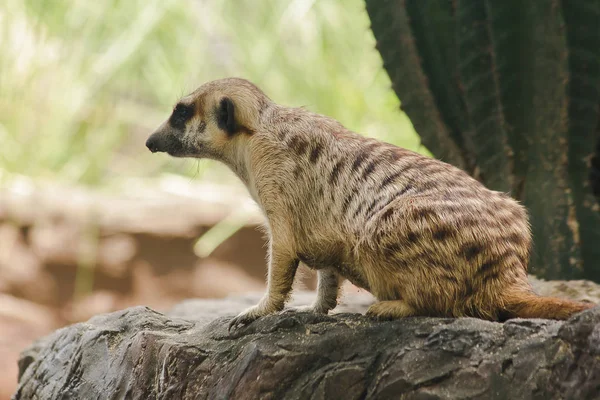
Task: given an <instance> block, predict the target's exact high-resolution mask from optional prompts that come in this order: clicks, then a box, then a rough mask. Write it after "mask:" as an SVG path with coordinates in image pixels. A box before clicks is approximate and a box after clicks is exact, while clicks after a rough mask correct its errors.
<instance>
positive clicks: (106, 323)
mask: <svg viewBox="0 0 600 400" xmlns="http://www.w3.org/2000/svg"><path fill="white" fill-rule="evenodd" d="M258 296H259V295H258V294H257V295H253V296H245V297H237V298H230V299H226V300H194V301H187V302H184V303H182V304H180V305H178V306H177V307H175V308H174V309H173V310H172V311H171V312H170V313H169V314H168V315H163V314H160V313H157V312H155V311H153V310H151V309H148V308H145V307H136V308H130V309H126V310H124V311H119V312H116V313H112V314H105V315H100V316H97V317H94V318H92V319H91V320H89V321H88V322H86V323H80V324H76V325H72V326H69V327H66V328H63V329H61V330H58V331H56V332H55V333H53V334H52V335H50V336H47V337H45V338H44V339H42V340H40V341H38V342H37V343H35V344H34V345H33V346H32V347H30V348H29V349H27V350H26V351H25V352H24V353H23V354H22V356H21V359H20V361H19V370H20V371H19V387H18V390H17V392H16V393H15V395H14V397H13V398H14V399H15V400H21V399H66V398H69V399H71V398H75V399H122V398H126V399H205V398H207V399H230V398H231V399H259V398H260V399H281V398H290V399H309V398H310V399H338V398H339V399H363V398H369V399H370V398H373V399H374V398H377V399H388V398H400V397H401V398H410V399H491V398H497V399H529V398H531V399H544V400H546V399H555V398H561V399H593V398H599V397H600V309H598V308H596V309H592V310H588V311H586V312H584V313H582V314H580V315H578V316H575V317H574V318H573V319H571V320H569V321H567V322H556V321H547V320H513V321H509V322H507V323H504V324H500V323H492V322H486V321H482V320H477V319H471V318H461V319H439V318H409V319H405V320H402V321H392V322H374V321H371V320H369V319H368V318H366V317H364V316H363V315H359V314H354V313H352V314H351V313H349V312H356V311H364V310H365V309H366V307H367V306H368V304H369V303H370V302H371V301H372V298H371V297H370V296H369V295H362V294H361V295H352V296H348V297H347V299H346V303H347V304H346V305H345V306H343V307H341V308H340V310H339V311H340V313H338V314H334V315H329V316H318V315H314V314H310V313H297V312H292V311H288V312H284V313H282V314H278V315H273V316H268V317H265V318H262V319H260V320H258V321H256V322H254V323H253V324H251V325H249V326H247V327H245V328H241V329H240V330H238V331H235V332H234V333H232V334H229V333H228V332H227V321H228V319H229V316H231V315H233V314H235V313H237V312H238V311H240V310H242V309H244V308H245V307H247V306H248V305H250V304H254V302H256V300H257V299H258ZM311 296H312V295H310V294H306V293H299V294H297V295H296V300H297V302H298V303H302V304H306V303H307V302H309V301H310V297H311ZM402 395H403V396H402Z"/></svg>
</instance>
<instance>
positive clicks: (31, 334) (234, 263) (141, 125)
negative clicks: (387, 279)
mask: <svg viewBox="0 0 600 400" xmlns="http://www.w3.org/2000/svg"><path fill="white" fill-rule="evenodd" d="M0 48H1V51H0V327H1V328H0V368H1V369H2V371H5V372H6V373H4V374H2V377H1V378H0V398H8V397H9V396H10V394H11V393H12V392H13V390H14V386H15V384H16V374H17V370H16V360H17V356H18V352H19V351H20V350H21V349H22V348H23V347H25V346H27V345H28V344H29V343H30V342H31V341H32V340H34V339H35V338H36V337H39V336H41V335H44V334H46V333H48V332H50V331H51V330H53V329H56V328H58V327H60V326H64V325H66V324H69V323H73V322H77V321H82V320H87V319H88V318H90V317H91V316H92V315H94V314H97V313H102V312H109V311H113V310H116V309H120V308H123V307H128V306H132V305H140V304H142V305H148V306H150V307H153V308H155V309H157V310H166V309H168V308H169V307H171V306H172V305H173V304H175V303H177V302H178V301H180V300H183V299H185V298H190V297H224V296H227V295H229V294H231V293H239V292H244V291H262V290H263V287H264V276H265V272H266V267H265V247H264V244H265V241H264V237H263V235H262V233H261V232H260V231H259V230H258V229H257V227H258V225H259V224H260V222H261V217H260V216H259V214H258V213H257V210H256V207H255V206H254V204H253V203H252V202H251V201H250V200H249V196H248V195H247V194H246V191H245V188H243V187H242V185H241V183H240V182H238V181H237V179H236V178H235V177H234V176H233V174H232V173H231V172H230V171H228V170H227V169H226V168H225V167H224V166H222V165H220V164H217V163H215V162H212V161H196V160H182V159H174V158H170V157H168V156H166V155H152V154H150V152H149V151H147V149H146V148H145V146H144V142H145V140H146V138H147V136H148V135H149V134H150V133H151V132H152V131H153V129H154V128H156V127H157V126H158V125H159V124H160V123H161V122H162V121H163V120H164V119H166V118H167V117H168V115H169V114H170V110H171V108H172V106H173V105H174V103H175V102H176V101H177V99H178V98H179V97H180V96H182V95H185V94H187V93H189V92H191V91H192V90H194V89H195V88H196V87H197V86H199V85H201V84H202V83H204V82H206V81H209V80H212V79H217V78H222V77H227V76H239V77H244V78H246V79H249V80H251V81H253V82H254V83H256V84H257V85H258V86H260V87H261V88H262V89H263V90H264V91H265V92H266V93H267V94H268V95H269V96H270V97H271V98H272V99H273V100H274V101H276V102H278V103H281V104H285V105H289V106H305V107H306V108H308V109H309V110H311V111H315V112H318V113H322V114H326V115H329V116H331V117H334V118H336V119H338V120H339V121H341V122H342V123H343V124H344V125H346V126H347V127H348V128H350V129H352V130H355V131H357V132H360V133H362V134H364V135H368V136H372V137H377V138H379V139H382V140H385V141H388V142H391V143H394V144H397V145H400V146H403V147H406V148H409V149H412V150H416V151H419V152H421V153H424V154H428V153H427V150H426V149H425V148H424V147H422V146H421V145H420V141H419V138H418V137H417V135H416V134H415V132H414V130H413V127H412V125H411V123H410V121H409V119H408V118H407V116H406V115H405V114H404V113H403V112H401V111H400V109H399V106H400V103H399V100H398V99H397V97H396V95H395V94H394V92H393V91H392V90H391V89H390V82H389V78H388V76H387V74H386V72H385V71H384V69H383V68H382V63H381V59H380V56H379V54H378V53H377V51H376V50H375V40H374V38H373V34H372V32H371V30H370V29H369V18H368V16H367V13H366V11H365V6H364V2H363V1H362V0H344V1H342V0H319V1H316V0H312V1H311V0H268V1H252V0H243V1H242V0H104V1H96V2H94V1H88V0H69V1H66V0H46V1H43V0H4V1H3V2H1V4H0ZM299 285H300V286H303V287H307V288H311V287H313V285H314V276H312V275H311V274H310V272H306V273H305V274H304V275H303V277H302V278H301V279H300V282H299ZM347 289H348V290H355V289H353V288H347ZM2 380H3V381H2Z"/></svg>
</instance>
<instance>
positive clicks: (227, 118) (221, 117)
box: [217, 97, 238, 135]
mask: <svg viewBox="0 0 600 400" xmlns="http://www.w3.org/2000/svg"><path fill="white" fill-rule="evenodd" d="M217 125H218V126H219V128H220V129H222V130H224V131H225V132H227V133H228V134H229V135H233V134H235V133H236V132H237V131H238V126H237V123H236V122H235V106H234V105H233V101H231V99H230V98H229V97H223V99H222V100H221V103H220V104H219V110H218V111H217Z"/></svg>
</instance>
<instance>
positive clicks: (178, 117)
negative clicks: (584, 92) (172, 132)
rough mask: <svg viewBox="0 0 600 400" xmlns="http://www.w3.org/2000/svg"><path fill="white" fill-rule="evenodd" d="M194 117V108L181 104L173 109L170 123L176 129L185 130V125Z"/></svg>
mask: <svg viewBox="0 0 600 400" xmlns="http://www.w3.org/2000/svg"><path fill="white" fill-rule="evenodd" d="M193 116H194V107H193V106H191V105H187V104H183V103H179V104H177V105H176V106H175V108H174V109H173V114H171V118H170V119H169V123H170V124H171V126H172V127H173V128H175V129H179V130H184V129H185V124H186V122H188V121H189V120H190V119H191V118H192V117H193Z"/></svg>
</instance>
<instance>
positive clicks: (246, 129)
mask: <svg viewBox="0 0 600 400" xmlns="http://www.w3.org/2000/svg"><path fill="white" fill-rule="evenodd" d="M223 97H228V98H230V99H232V101H233V103H234V105H235V118H236V121H237V123H238V124H239V126H240V128H239V132H237V133H235V134H234V135H228V134H227V133H225V132H223V130H222V129H219V128H218V126H217V123H216V122H215V115H216V114H215V113H216V111H215V110H216V109H217V108H218V104H219V101H221V99H222V98H223ZM183 101H185V102H188V103H191V104H195V105H196V108H197V110H198V111H197V115H196V116H195V117H194V118H193V119H192V120H191V121H189V122H188V123H187V125H186V131H185V132H184V133H182V135H183V136H182V137H183V139H182V140H185V141H186V143H189V144H191V146H193V147H194V148H195V149H196V154H193V155H191V156H193V157H199V158H203V157H208V158H213V159H218V160H220V161H222V162H224V163H225V164H227V165H228V166H230V167H231V169H232V170H233V171H234V172H235V173H236V174H237V175H238V176H239V177H240V179H242V181H243V182H244V183H245V184H246V186H247V187H248V190H249V192H250V194H251V195H252V197H253V198H254V200H255V201H256V202H257V203H258V205H259V206H260V208H261V209H262V211H263V212H264V214H265V216H266V220H267V228H268V232H269V237H270V245H269V274H268V289H267V293H266V294H265V296H264V298H263V299H262V300H261V302H260V303H259V304H258V305H257V306H255V307H252V308H251V309H249V310H247V311H245V312H244V313H243V314H241V315H239V316H238V317H236V318H234V319H233V320H232V325H236V324H241V323H248V322H250V321H252V320H254V319H256V318H258V317H261V316H264V315H267V314H270V313H274V312H277V311H279V310H281V309H282V308H283V307H284V304H285V302H286V301H287V299H288V297H289V294H290V291H291V288H292V282H293V280H294V275H295V272H296V268H297V266H298V262H300V261H301V262H303V263H305V264H306V265H308V266H309V267H311V268H314V269H316V270H318V271H319V289H318V297H317V301H316V303H315V304H314V305H313V310H314V311H316V312H325V313H326V312H328V311H329V310H330V309H332V308H333V307H335V305H336V299H337V295H338V288H339V285H340V280H341V279H348V280H350V281H351V282H352V283H354V284H355V285H357V286H359V287H362V288H365V289H367V290H369V291H370V292H371V293H372V294H373V295H374V296H375V297H377V299H379V300H380V302H379V303H376V304H374V305H373V306H372V307H371V308H370V309H369V311H368V314H369V315H372V316H374V317H378V318H399V317H407V316H414V315H427V316H447V317H461V316H472V317H479V318H484V319H488V320H501V319H504V318H512V317H541V318H558V319H564V318H568V317H569V316H571V315H573V314H574V313H576V312H578V311H581V310H583V309H585V308H588V307H590V306H589V305H587V304H582V303H576V302H572V301H568V300H559V299H551V298H541V297H538V296H536V295H535V294H533V292H532V290H531V287H530V285H529V283H528V281H527V274H526V267H527V262H528V259H529V253H530V248H531V234H530V227H529V222H528V218H527V214H526V211H525V209H524V208H523V207H522V206H521V205H520V204H519V203H517V202H516V201H515V200H513V199H511V198H510V197H509V196H508V195H506V194H503V193H499V192H495V191H491V190H488V189H487V188H485V187H484V186H483V185H482V184H481V183H479V182H478V181H476V180H475V179H473V178H471V177H470V176H469V175H467V174H466V173H465V172H463V171H461V170H460V169H458V168H455V167H453V166H451V165H449V164H446V163H443V162H441V161H438V160H435V159H431V158H428V157H425V156H422V155H419V154H417V153H414V152H411V151H408V150H406V149H402V148H399V147H396V146H393V145H391V144H387V143H383V142H380V141H377V140H375V139H369V138H365V137H363V136H360V135H358V134H355V133H353V132H350V131H349V130H347V129H345V128H344V127H343V126H342V125H341V124H340V123H338V122H337V121H335V120H333V119H330V118H327V117H325V116H322V115H318V114H315V113H311V112H309V111H306V110H304V109H299V108H288V107H283V106H280V105H277V104H275V103H273V102H272V101H271V100H270V99H269V98H268V97H267V96H266V95H265V94H264V93H263V92H262V91H261V90H260V89H258V88H257V87H256V86H254V85H253V84H251V83H250V82H248V81H246V80H242V79H235V78H231V79H224V80H218V81H213V82H209V83H207V84H205V85H203V86H201V87H200V88H199V89H198V90H196V91H195V92H194V93H192V94H191V95H189V96H187V97H186V98H184V99H183ZM201 123H204V124H205V125H206V128H205V129H204V130H203V131H202V132H200V133H199V132H197V131H195V130H194V129H195V128H194V127H197V126H199V124H201ZM157 151H160V150H157ZM188 156H189V155H188Z"/></svg>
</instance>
